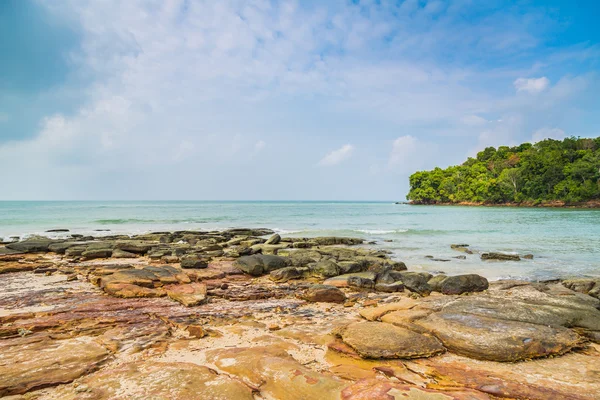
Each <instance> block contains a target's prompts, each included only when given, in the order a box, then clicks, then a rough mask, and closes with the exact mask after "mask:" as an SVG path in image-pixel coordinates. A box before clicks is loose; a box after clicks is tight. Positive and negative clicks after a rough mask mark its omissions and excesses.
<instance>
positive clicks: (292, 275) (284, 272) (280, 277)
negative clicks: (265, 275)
mask: <svg viewBox="0 0 600 400" xmlns="http://www.w3.org/2000/svg"><path fill="white" fill-rule="evenodd" d="M269 275H270V276H269V278H270V279H271V280H272V281H274V282H287V281H289V280H291V279H300V278H302V272H300V270H299V269H298V268H296V267H285V268H280V269H276V270H275V271H271V273H270V274H269Z"/></svg>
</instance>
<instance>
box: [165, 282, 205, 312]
mask: <svg viewBox="0 0 600 400" xmlns="http://www.w3.org/2000/svg"><path fill="white" fill-rule="evenodd" d="M165 290H166V291H167V296H169V297H170V298H171V299H173V300H175V301H178V302H180V303H181V304H183V305H184V306H186V307H192V306H198V305H200V304H204V303H206V301H207V296H206V285H205V284H203V283H189V284H184V285H169V286H166V287H165Z"/></svg>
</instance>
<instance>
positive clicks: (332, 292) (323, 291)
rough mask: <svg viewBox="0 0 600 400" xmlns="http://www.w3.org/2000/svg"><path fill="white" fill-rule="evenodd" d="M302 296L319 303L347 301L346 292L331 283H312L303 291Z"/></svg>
mask: <svg viewBox="0 0 600 400" xmlns="http://www.w3.org/2000/svg"><path fill="white" fill-rule="evenodd" d="M301 298H302V299H304V300H306V301H310V302H319V303H343V302H344V301H346V295H345V294H344V292H342V291H341V290H340V289H338V288H336V287H335V286H330V285H312V286H311V287H310V288H308V289H307V290H306V291H305V292H304V293H303V295H302V296H301Z"/></svg>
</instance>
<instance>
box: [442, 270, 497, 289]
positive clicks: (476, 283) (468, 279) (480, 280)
mask: <svg viewBox="0 0 600 400" xmlns="http://www.w3.org/2000/svg"><path fill="white" fill-rule="evenodd" d="M489 286H490V284H489V282H488V280H487V279H485V278H484V277H483V276H480V275H477V274H466V275H454V276H449V277H447V278H446V279H444V280H442V281H441V282H440V292H442V293H443V294H463V293H470V292H481V291H484V290H486V289H487V288H488V287H489Z"/></svg>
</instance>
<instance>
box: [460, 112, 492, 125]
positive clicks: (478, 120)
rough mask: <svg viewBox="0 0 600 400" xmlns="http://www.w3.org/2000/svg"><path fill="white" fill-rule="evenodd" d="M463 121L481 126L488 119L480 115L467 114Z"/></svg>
mask: <svg viewBox="0 0 600 400" xmlns="http://www.w3.org/2000/svg"><path fill="white" fill-rule="evenodd" d="M461 122H462V123H463V124H465V125H469V126H481V125H485V124H486V123H487V122H488V120H487V119H485V118H482V117H480V116H478V115H466V116H464V117H462V118H461Z"/></svg>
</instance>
